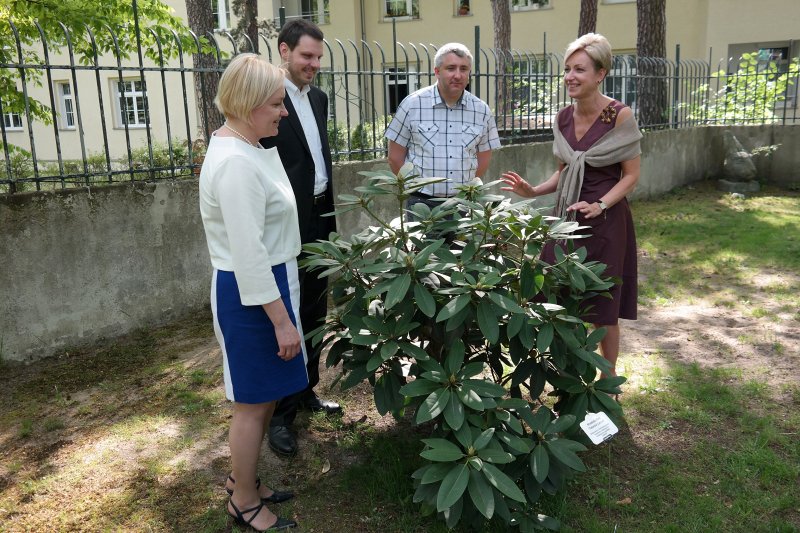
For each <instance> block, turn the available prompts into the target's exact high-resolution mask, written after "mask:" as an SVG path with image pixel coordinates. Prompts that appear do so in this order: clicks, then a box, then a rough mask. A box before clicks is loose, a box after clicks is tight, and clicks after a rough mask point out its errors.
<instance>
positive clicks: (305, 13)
mask: <svg viewBox="0 0 800 533" xmlns="http://www.w3.org/2000/svg"><path fill="white" fill-rule="evenodd" d="M313 3H316V4H317V9H316V10H313V9H311V7H312V5H311V4H313ZM306 4H308V5H309V9H308V10H305V9H304V5H306ZM300 18H303V19H306V20H310V21H311V22H313V23H314V24H330V23H331V8H330V0H301V1H300Z"/></svg>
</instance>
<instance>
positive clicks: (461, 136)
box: [386, 43, 500, 207]
mask: <svg viewBox="0 0 800 533" xmlns="http://www.w3.org/2000/svg"><path fill="white" fill-rule="evenodd" d="M471 71H472V54H471V53H470V51H469V49H468V48H467V47H466V46H464V45H463V44H460V43H448V44H445V45H443V46H442V47H441V48H439V50H438V51H437V52H436V56H435V58H434V72H435V73H436V79H437V82H436V84H435V85H431V86H430V87H425V88H423V89H420V90H418V91H416V92H414V93H412V94H410V95H408V96H407V97H406V98H405V99H404V100H403V101H402V102H401V103H400V106H399V107H398V108H397V113H396V114H395V116H394V119H392V122H391V123H390V124H389V128H388V129H387V130H386V138H387V139H389V167H390V168H391V169H392V172H394V173H397V172H398V171H399V170H400V167H402V166H403V164H404V163H405V162H406V161H409V162H411V163H412V164H413V165H414V172H415V173H416V174H418V175H420V176H421V177H423V178H433V177H442V178H447V181H444V182H441V183H434V184H432V185H428V186H426V187H424V188H423V189H422V190H420V191H419V192H418V193H415V194H414V195H413V197H412V198H411V199H410V201H409V207H411V206H412V205H413V204H415V203H418V202H424V203H427V204H428V205H430V206H431V207H433V206H435V205H437V203H434V202H432V201H430V200H431V199H432V198H447V197H450V196H453V195H454V194H455V193H456V189H455V188H456V187H457V186H459V185H462V184H464V183H467V182H469V181H470V180H472V179H473V178H475V177H482V176H483V174H484V173H485V172H486V169H487V168H488V167H489V160H490V159H491V157H492V150H494V149H495V148H498V147H499V146H500V138H499V136H498V134H497V124H495V121H494V117H493V116H492V111H491V110H490V109H489V106H488V105H486V103H485V102H484V101H483V100H481V99H480V98H477V97H476V96H473V95H472V94H471V93H470V92H469V91H467V90H465V89H466V86H467V83H469V77H470V72H471Z"/></svg>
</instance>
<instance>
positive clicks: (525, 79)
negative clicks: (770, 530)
mask: <svg viewBox="0 0 800 533" xmlns="http://www.w3.org/2000/svg"><path fill="white" fill-rule="evenodd" d="M0 24H4V23H0ZM8 24H9V25H10V27H9V29H10V30H11V33H12V34H13V35H14V36H15V41H14V43H15V46H14V47H13V49H11V48H12V47H8V46H6V47H4V49H3V50H2V51H0V82H2V83H0V116H2V121H0V134H1V135H2V137H1V138H0V142H2V153H3V157H4V161H3V166H2V168H0V193H14V192H18V191H23V190H34V189H35V190H40V189H43V188H45V189H52V188H67V187H82V186H90V185H99V184H104V183H113V182H119V181H136V180H157V179H176V178H181V177H190V176H192V175H193V174H194V173H196V171H197V170H198V168H199V165H200V162H201V161H202V155H203V153H204V146H205V139H206V138H207V135H208V131H203V126H202V125H203V124H204V122H205V121H203V120H201V118H202V117H203V116H205V115H206V114H207V109H204V108H203V106H202V102H203V101H207V100H204V99H203V98H201V97H200V95H199V94H198V93H197V92H196V91H195V77H196V76H199V75H201V74H203V73H209V72H216V73H219V72H221V71H222V70H223V69H224V66H225V64H226V63H227V61H228V60H229V59H230V57H232V56H233V55H235V54H236V53H238V52H239V51H240V49H241V50H248V49H251V48H252V47H251V46H250V45H249V43H247V42H245V43H243V44H242V43H237V42H236V40H235V39H234V38H233V37H232V36H231V35H230V34H229V33H221V34H216V35H209V36H207V38H208V39H209V43H210V44H209V45H208V47H207V51H208V52H210V53H209V55H210V56H211V57H212V58H213V61H212V63H211V65H210V66H203V67H198V66H195V63H194V62H193V57H192V54H191V53H189V51H188V50H187V49H186V47H185V46H184V45H185V42H186V41H185V39H183V40H182V39H181V38H179V36H177V35H174V40H171V41H169V42H166V41H164V40H163V39H162V38H160V37H159V36H158V35H157V34H156V33H154V32H152V31H151V32H150V35H149V37H150V39H149V42H150V43H151V45H150V46H149V47H147V48H146V49H143V48H142V47H143V46H145V45H142V44H141V42H142V40H141V39H139V38H137V39H136V40H135V42H138V43H139V48H138V49H135V50H128V52H127V53H126V52H125V51H124V50H121V49H120V48H119V47H116V48H114V49H112V50H110V52H107V53H101V50H99V49H98V48H97V47H96V46H95V44H94V43H95V39H96V36H94V35H92V34H91V33H87V34H86V35H69V34H67V35H66V37H67V38H66V41H67V42H68V43H70V45H69V46H67V47H66V48H62V49H59V50H51V46H50V44H49V43H48V42H47V41H46V40H45V38H44V33H43V32H40V33H41V35H42V39H41V40H40V41H39V42H36V43H33V44H30V43H29V44H28V45H27V47H26V46H24V45H23V42H22V41H21V40H20V38H19V35H18V33H17V31H16V29H15V27H14V25H13V22H10V23H8ZM64 31H65V32H66V31H67V30H66V29H65V30H64ZM108 32H109V34H110V35H109V36H106V37H110V39H111V41H113V42H114V43H116V42H118V41H120V42H121V40H122V39H120V38H119V36H117V35H116V34H115V31H114V30H112V29H111V28H109V29H108ZM137 37H138V35H137ZM77 42H82V43H85V45H84V46H83V47H82V53H78V52H77V51H76V48H75V47H73V46H72V44H71V43H77ZM191 42H194V43H195V44H196V47H197V48H199V47H200V41H198V39H197V37H196V36H194V35H192V36H191ZM479 43H480V33H479V30H478V29H477V28H476V35H475V46H474V49H475V50H477V53H476V54H475V63H474V65H473V73H472V79H471V84H470V87H469V89H470V90H471V92H473V93H474V94H476V95H477V96H479V97H481V98H483V99H484V100H485V101H487V102H488V103H489V105H490V107H492V109H493V110H494V112H495V118H496V120H497V124H498V128H499V130H500V133H501V138H502V141H503V142H504V143H506V144H508V143H517V142H531V141H537V140H547V139H550V138H552V124H553V121H554V119H555V116H556V113H557V111H558V110H559V109H560V108H562V107H563V106H565V105H567V104H568V97H567V94H566V91H565V88H564V84H563V83H562V82H563V79H562V78H563V74H562V72H563V58H562V57H561V56H559V55H558V54H553V53H546V54H536V53H532V52H524V51H517V50H503V51H499V50H495V49H491V48H484V47H481V46H480V44H479ZM259 48H260V50H261V54H262V55H263V56H264V57H266V58H268V59H269V60H270V61H277V60H279V58H278V57H277V51H276V50H274V48H273V47H272V46H271V44H270V42H269V41H268V40H266V39H262V40H261V43H260V47H259ZM435 51H436V46H435V45H433V44H421V43H402V42H396V44H395V45H394V46H392V45H391V44H390V45H388V46H385V45H382V44H380V43H378V42H374V41H373V42H366V41H354V40H340V39H332V40H329V41H326V43H325V58H324V59H323V65H322V69H321V71H320V73H319V75H318V78H317V84H318V85H319V86H320V87H321V88H322V89H323V90H325V91H327V93H328V94H329V100H330V108H329V128H328V136H329V140H330V145H331V147H332V150H333V155H334V159H335V160H338V161H342V160H363V159H374V158H382V157H385V153H386V145H385V140H384V139H383V132H384V130H385V128H386V126H387V125H388V122H389V120H390V119H391V114H392V112H393V111H394V110H395V108H396V106H397V104H398V103H399V102H400V101H401V100H402V98H403V97H405V96H406V95H407V94H409V93H411V92H413V91H414V90H416V89H418V88H421V87H424V86H426V85H430V84H432V83H435V76H434V65H433V56H434V54H435ZM676 57H678V58H679V57H680V49H679V48H678V49H677V50H676ZM797 65H798V64H797V60H794V61H791V60H789V58H762V57H758V55H757V54H752V55H746V56H743V57H742V58H739V59H736V60H732V59H731V60H729V61H724V62H720V63H718V64H712V62H711V61H710V60H695V59H691V60H682V59H676V60H674V61H673V60H665V59H657V58H636V57H633V56H618V57H615V59H614V64H613V68H612V70H611V72H609V75H608V76H607V78H606V80H605V82H604V91H605V93H606V94H608V95H609V96H612V97H614V98H617V99H619V100H621V101H623V102H625V103H627V104H629V105H631V107H632V108H633V109H634V111H635V112H636V114H637V116H638V118H639V123H640V126H641V127H642V128H684V127H693V126H697V125H704V124H733V123H736V124H742V123H772V122H780V123H784V124H785V123H796V122H797V119H798V113H797V96H798V86H797V83H796V81H797ZM215 89H216V88H215V87H213V86H209V84H208V83H205V84H203V83H199V84H198V90H199V91H200V92H205V93H206V94H207V93H208V92H209V91H215Z"/></svg>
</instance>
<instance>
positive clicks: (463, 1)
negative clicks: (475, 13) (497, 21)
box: [455, 0, 472, 17]
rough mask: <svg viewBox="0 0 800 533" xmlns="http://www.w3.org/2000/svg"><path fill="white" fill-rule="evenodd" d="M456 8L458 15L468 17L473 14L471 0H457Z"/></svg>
mask: <svg viewBox="0 0 800 533" xmlns="http://www.w3.org/2000/svg"><path fill="white" fill-rule="evenodd" d="M455 8H456V16H457V17H468V16H470V15H472V11H471V9H470V6H469V0H456V1H455Z"/></svg>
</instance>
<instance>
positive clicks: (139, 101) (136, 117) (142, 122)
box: [114, 79, 150, 128]
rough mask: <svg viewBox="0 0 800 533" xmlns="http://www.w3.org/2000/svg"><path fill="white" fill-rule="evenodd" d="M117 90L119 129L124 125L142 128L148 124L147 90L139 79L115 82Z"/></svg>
mask: <svg viewBox="0 0 800 533" xmlns="http://www.w3.org/2000/svg"><path fill="white" fill-rule="evenodd" d="M114 86H115V87H116V89H117V98H116V101H117V121H118V124H119V127H124V126H125V124H127V125H128V126H133V127H140V128H144V127H146V126H147V124H148V123H149V122H150V118H149V116H148V112H147V89H146V88H145V84H144V82H143V81H142V80H140V79H135V80H124V81H122V82H120V81H115V82H114Z"/></svg>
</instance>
